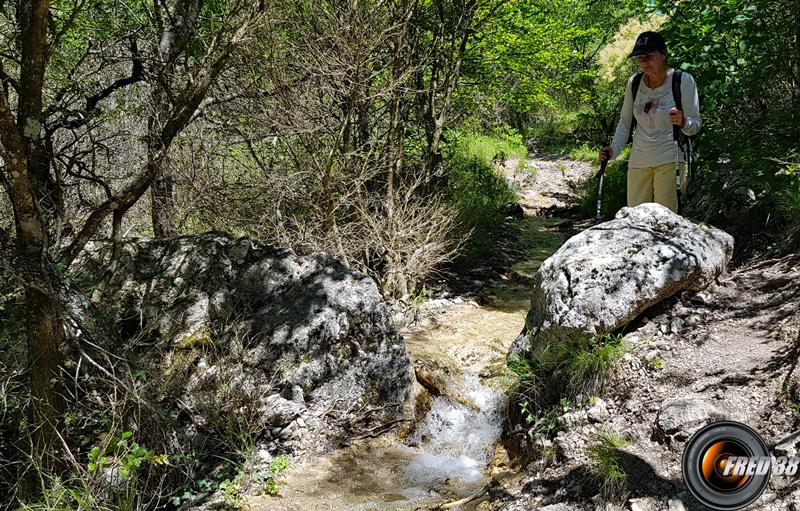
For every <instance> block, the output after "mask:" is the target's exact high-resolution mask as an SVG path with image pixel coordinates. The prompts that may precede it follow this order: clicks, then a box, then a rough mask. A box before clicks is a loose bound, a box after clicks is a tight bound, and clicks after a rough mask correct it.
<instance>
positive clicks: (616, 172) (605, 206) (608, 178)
mask: <svg viewBox="0 0 800 511" xmlns="http://www.w3.org/2000/svg"><path fill="white" fill-rule="evenodd" d="M623 154H624V153H623ZM627 171H628V162H627V161H626V160H614V161H612V162H609V164H608V167H607V168H606V172H605V177H604V178H603V202H602V204H601V209H600V216H601V217H602V218H604V219H609V218H613V217H614V215H616V214H617V211H619V210H620V209H622V208H623V207H625V205H626V204H627ZM598 190H599V186H598V181H597V180H596V179H595V178H594V177H593V176H590V177H588V178H586V179H585V180H584V181H582V182H580V183H578V184H577V186H576V190H575V192H576V194H575V195H576V201H575V202H576V205H577V207H578V214H579V215H580V216H581V217H583V218H592V217H593V216H595V214H596V212H597V192H598Z"/></svg>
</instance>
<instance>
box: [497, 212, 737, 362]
mask: <svg viewBox="0 0 800 511" xmlns="http://www.w3.org/2000/svg"><path fill="white" fill-rule="evenodd" d="M732 254H733V237H731V236H730V235H729V234H727V233H726V232H724V231H722V230H720V229H716V228H714V227H710V226H707V225H703V224H695V223H693V222H691V221H689V220H687V219H686V218H683V217H681V216H679V215H676V214H675V213H673V212H672V211H670V210H669V209H667V208H665V207H664V206H661V205H660V204H656V203H646V204H641V205H639V206H636V207H633V208H623V209H621V210H620V211H619V213H617V215H616V217H615V218H614V220H611V221H609V222H605V223H602V224H599V225H596V226H594V227H591V228H589V229H587V230H585V231H583V232H581V233H580V234H577V235H575V236H573V237H572V238H570V239H569V240H568V241H567V242H566V243H564V245H563V246H562V247H561V248H560V249H559V250H558V251H557V252H556V253H555V254H553V255H552V256H551V257H549V258H548V259H547V260H546V261H545V262H544V263H542V266H541V267H540V268H539V270H538V272H537V274H536V279H535V283H534V287H533V292H532V295H531V308H530V311H529V312H528V315H527V318H526V326H525V329H524V330H523V332H522V333H521V334H520V335H519V337H518V338H517V339H516V341H515V342H514V344H513V346H512V348H511V352H512V353H520V352H525V351H528V350H530V348H531V347H532V345H533V344H532V343H538V342H541V341H544V340H547V339H552V338H554V337H560V338H561V339H565V338H575V337H577V336H585V335H587V334H588V335H594V334H601V333H605V332H610V331H612V330H615V329H617V328H620V327H622V326H624V325H625V324H627V323H628V322H630V321H631V320H633V319H634V318H636V317H637V316H638V315H639V314H641V313H642V311H644V310H645V309H647V308H648V307H650V306H652V305H654V304H656V303H658V302H660V301H662V300H664V299H666V298H669V297H670V296H672V295H673V294H675V293H677V292H679V291H683V290H700V289H703V288H704V287H706V286H707V285H708V284H709V283H710V282H712V281H713V280H714V279H715V278H716V277H717V276H718V275H719V274H720V273H722V272H723V271H725V268H726V266H727V264H728V262H729V261H730V258H731V255H732Z"/></svg>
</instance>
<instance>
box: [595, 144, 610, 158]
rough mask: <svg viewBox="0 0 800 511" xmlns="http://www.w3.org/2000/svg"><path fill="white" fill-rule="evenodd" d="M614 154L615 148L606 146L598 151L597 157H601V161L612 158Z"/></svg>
mask: <svg viewBox="0 0 800 511" xmlns="http://www.w3.org/2000/svg"><path fill="white" fill-rule="evenodd" d="M613 155H614V150H613V149H611V146H605V147H604V148H602V149H600V151H599V152H598V153H597V157H598V158H600V161H607V160H610V159H611V157H612V156H613Z"/></svg>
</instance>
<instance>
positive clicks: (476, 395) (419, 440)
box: [405, 375, 506, 486]
mask: <svg viewBox="0 0 800 511" xmlns="http://www.w3.org/2000/svg"><path fill="white" fill-rule="evenodd" d="M463 388H464V392H463V393H462V395H464V396H465V397H467V398H468V399H470V400H471V401H472V402H473V403H475V404H476V405H477V408H479V409H478V410H476V409H475V408H473V407H471V406H467V405H464V404H461V403H458V402H455V401H453V400H451V399H450V398H448V397H445V396H438V397H436V399H435V400H434V402H433V405H432V406H431V409H430V411H429V412H428V414H427V415H426V416H425V419H424V420H423V421H422V422H421V423H420V424H419V425H418V426H417V429H416V430H415V431H414V433H413V434H412V435H411V436H410V437H409V440H408V444H409V445H411V446H414V447H416V449H415V450H416V454H415V456H414V457H413V459H412V460H411V463H409V465H408V467H407V468H406V474H405V475H406V477H407V478H408V479H410V480H411V481H413V482H414V483H415V484H419V485H421V486H432V485H436V484H442V483H444V482H445V481H448V482H457V483H461V484H466V485H472V484H477V483H481V482H482V481H483V471H484V469H485V468H486V465H487V464H488V462H489V460H490V458H491V456H492V446H493V445H494V443H495V441H497V439H498V438H499V437H500V433H501V429H502V427H501V424H502V418H503V413H504V411H505V404H506V397H505V394H504V393H503V392H502V391H500V390H499V389H496V388H491V387H485V386H483V385H482V384H481V383H480V380H479V379H478V376H477V375H468V376H467V377H465V378H464V380H463Z"/></svg>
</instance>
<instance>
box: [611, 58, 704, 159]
mask: <svg viewBox="0 0 800 511" xmlns="http://www.w3.org/2000/svg"><path fill="white" fill-rule="evenodd" d="M672 72H673V69H671V68H670V69H669V71H668V72H667V78H666V79H665V80H664V83H662V84H661V85H660V86H658V87H656V88H654V89H651V88H650V87H648V86H647V85H645V83H644V77H642V81H641V82H640V83H639V91H638V92H637V94H636V101H635V102H634V100H633V93H632V91H631V86H632V83H633V76H631V77H630V78H629V79H628V85H627V87H626V88H625V100H624V102H623V104H622V112H621V113H620V116H619V122H618V123H617V129H616V131H615V132H614V140H613V141H612V142H611V149H612V150H613V151H614V152H613V154H612V158H616V157H617V156H619V154H620V153H621V152H622V149H623V148H624V147H625V144H627V143H628V134H629V133H630V129H631V122H632V118H633V116H636V131H635V132H634V134H633V147H632V148H631V156H630V159H629V160H628V167H630V168H644V167H655V166H657V165H663V164H665V163H673V162H674V161H675V145H674V143H673V139H672V126H673V124H672V121H671V120H670V118H669V111H670V109H671V108H672V107H674V106H675V99H674V98H673V96H672ZM634 76H635V75H634ZM681 103H683V105H682V106H683V116H684V118H685V119H686V124H685V125H684V126H683V128H682V129H681V131H682V132H683V133H684V134H686V135H689V136H691V135H694V134H696V133H697V132H698V131H700V127H701V126H702V124H703V123H702V121H701V120H700V100H699V98H698V96H697V85H696V84H695V81H694V78H693V77H692V75H690V74H689V73H687V72H686V71H684V72H683V76H682V77H681ZM648 104H649V106H648ZM645 110H647V112H646V113H645ZM679 161H682V162H683V161H685V157H684V155H683V153H682V151H681V152H680V156H679Z"/></svg>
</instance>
